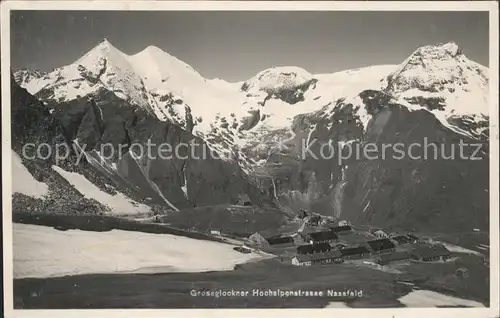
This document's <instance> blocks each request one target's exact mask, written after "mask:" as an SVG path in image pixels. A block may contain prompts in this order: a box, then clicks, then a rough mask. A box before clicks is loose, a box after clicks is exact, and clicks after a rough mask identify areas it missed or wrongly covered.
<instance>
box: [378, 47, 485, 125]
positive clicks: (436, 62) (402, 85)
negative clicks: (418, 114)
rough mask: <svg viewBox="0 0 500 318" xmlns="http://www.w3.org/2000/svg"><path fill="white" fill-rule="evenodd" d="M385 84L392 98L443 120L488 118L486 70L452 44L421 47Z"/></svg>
mask: <svg viewBox="0 0 500 318" xmlns="http://www.w3.org/2000/svg"><path fill="white" fill-rule="evenodd" d="M385 81H386V91H387V92H388V93H390V94H391V95H393V96H395V97H398V98H400V99H402V100H405V101H406V102H409V103H411V104H413V105H419V106H422V107H425V108H427V109H429V110H431V111H438V112H443V116H445V117H449V116H453V115H470V114H482V115H487V114H488V84H489V80H488V69H487V68H486V67H484V66H482V65H480V64H478V63H476V62H473V61H471V60H469V59H468V58H467V57H466V56H465V54H463V53H462V50H461V49H460V48H459V47H458V45H456V44H455V43H454V42H449V43H443V44H438V45H429V46H423V47H420V48H419V49H417V50H416V51H415V52H413V54H411V55H410V56H409V57H408V58H407V59H406V60H405V61H404V62H403V63H401V64H400V65H399V67H398V68H397V69H396V70H395V71H394V72H392V73H391V74H390V75H389V76H388V77H387V78H386V79H385Z"/></svg>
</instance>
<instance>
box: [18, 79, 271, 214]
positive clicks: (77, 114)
mask: <svg viewBox="0 0 500 318" xmlns="http://www.w3.org/2000/svg"><path fill="white" fill-rule="evenodd" d="M14 85H15V86H16V88H15V89H13V99H20V102H19V103H17V104H16V105H22V106H19V107H18V108H16V107H14V106H13V136H20V137H22V136H31V137H30V138H35V137H36V138H38V137H37V136H45V135H46V134H47V133H48V132H50V131H52V130H54V131H55V130H56V128H57V131H58V132H59V135H58V138H56V134H55V133H53V134H51V135H50V136H46V137H44V139H43V141H47V140H51V141H55V140H62V141H64V142H66V143H68V144H70V145H71V149H72V150H73V153H72V156H71V157H70V158H68V159H67V160H66V162H67V164H66V165H65V164H64V163H62V165H63V166H64V168H65V169H66V170H70V171H77V172H79V173H82V174H84V175H85V176H86V177H87V178H88V179H89V180H91V181H92V182H93V183H94V184H96V185H97V186H98V187H99V188H100V189H101V190H103V191H106V192H108V193H110V192H113V191H114V189H117V190H119V191H121V192H123V193H125V194H127V195H128V196H129V197H131V198H133V199H135V200H137V201H139V202H144V201H145V200H146V199H147V198H149V199H148V200H150V201H148V202H151V203H152V204H160V205H164V206H166V207H167V208H172V209H182V208H186V207H193V206H205V205H215V204H221V203H234V202H237V201H238V198H239V196H240V195H241V194H247V195H248V196H249V197H250V198H251V201H252V203H253V204H262V202H263V200H262V198H261V194H260V191H259V190H258V188H257V187H256V186H255V185H253V184H251V182H249V181H248V180H247V179H246V178H245V176H244V175H243V173H242V171H241V169H240V167H239V165H238V163H237V162H233V161H225V160H222V159H219V157H218V155H217V154H216V153H212V152H211V151H210V149H209V148H208V146H207V145H206V144H205V142H204V141H203V140H202V139H200V138H198V137H195V136H193V135H192V134H191V133H190V132H189V131H186V130H184V129H182V128H181V127H179V126H177V125H175V124H172V123H168V122H161V121H159V120H158V119H157V118H156V117H154V116H153V115H151V114H150V113H149V112H147V111H145V110H143V109H141V108H137V107H135V106H133V105H130V104H128V103H127V102H125V101H123V100H121V99H119V98H117V97H116V96H115V95H114V94H113V93H111V92H108V91H101V92H100V93H99V94H98V95H97V96H95V97H94V98H93V99H92V100H88V99H86V98H85V99H84V98H80V99H77V100H74V101H70V102H65V103H51V105H50V106H47V107H51V108H53V109H54V111H53V114H50V113H49V112H48V110H46V107H45V106H44V105H43V104H41V103H40V102H38V101H37V100H36V99H35V98H34V97H32V96H31V95H29V94H28V93H27V92H26V91H24V90H23V89H21V88H19V87H17V84H14ZM18 95H19V96H18ZM23 98H24V99H26V100H28V101H31V102H32V103H31V104H29V103H27V102H26V101H25V100H24V99H23ZM35 104H36V106H37V107H39V109H38V108H34V106H33V105H35ZM13 105H14V104H13ZM34 109H35V110H36V111H33V110H34ZM28 110H29V111H28ZM26 116H28V117H26ZM188 116H190V113H189V112H187V114H186V119H187V120H188V121H189V122H191V123H192V117H188ZM43 121H50V123H51V124H52V125H53V126H54V127H56V128H53V127H52V126H51V127H52V128H51V129H41V131H38V130H37V127H43V128H44V127H46V126H47V125H40V122H43ZM190 126H191V128H192V124H191V125H190ZM30 129H31V130H30ZM26 131H29V132H30V133H29V134H26V133H25V132H26ZM22 138H25V137H22ZM26 138H27V137H26ZM75 140H76V141H77V143H76V144H73V141H75ZM24 142H25V139H22V140H19V141H18V142H17V144H18V145H19V146H21V145H22V144H23V143H24ZM192 143H196V144H195V146H193V148H192V149H191V148H189V147H188V146H189V145H191V144H192ZM148 144H149V146H148ZM162 145H163V146H162ZM82 150H83V151H84V153H85V156H84V159H83V160H82V161H81V162H80V163H79V165H76V166H75V165H74V162H71V161H72V160H76V157H77V156H78V154H79V153H81V151H82ZM141 152H142V156H139V155H140V154H141ZM120 153H121V155H120ZM133 154H135V155H136V157H138V158H134V156H133ZM103 157H104V158H105V159H103ZM53 160H54V159H52V160H51V161H50V162H46V168H45V170H50V169H48V167H49V165H50V164H53V163H54V161H53ZM28 165H30V164H28ZM113 165H115V166H114V167H115V168H113ZM50 174H54V172H53V171H51V172H50ZM106 184H108V186H106ZM109 184H112V185H114V186H113V187H112V188H111V189H110V188H109ZM183 188H184V189H185V190H183Z"/></svg>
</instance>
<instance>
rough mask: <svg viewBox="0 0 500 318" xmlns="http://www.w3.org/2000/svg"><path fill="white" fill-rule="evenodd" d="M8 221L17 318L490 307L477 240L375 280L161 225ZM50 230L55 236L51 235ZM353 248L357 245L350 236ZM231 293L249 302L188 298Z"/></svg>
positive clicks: (359, 271)
mask: <svg viewBox="0 0 500 318" xmlns="http://www.w3.org/2000/svg"><path fill="white" fill-rule="evenodd" d="M14 219H15V220H17V221H18V222H19V221H23V222H24V223H28V224H14V272H15V273H14V274H15V275H14V276H15V279H14V299H15V308H19V309H21V308H25V309H29V308H39V309H42V308H44V309H56V308H74V309H77V308H245V307H249V308H277V307H290V308H291V307H295V308H300V307H303V308H314V307H316V308H322V307H327V306H328V307H332V306H336V307H339V306H347V307H354V308H356V307H357V308H359V307H374V308H375V307H403V306H408V307H436V306H437V307H440V306H472V307H480V306H488V303H489V267H488V265H487V264H486V263H485V262H484V256H482V255H478V253H475V252H473V251H471V250H469V249H468V248H469V247H470V248H472V247H473V246H479V244H480V243H482V244H483V245H484V244H486V245H487V244H488V242H487V241H484V240H483V239H480V237H478V236H477V235H474V237H476V240H471V239H470V238H466V241H467V242H470V245H467V244H464V243H465V242H466V241H464V240H463V239H461V240H459V239H458V238H459V237H463V236H457V235H452V236H451V237H450V236H444V235H435V236H434V237H436V239H439V240H443V241H447V242H450V243H449V244H451V243H456V244H457V245H454V246H457V247H460V246H464V247H467V248H461V249H460V248H455V250H456V251H455V252H454V256H456V257H457V259H456V260H455V261H453V262H448V263H441V264H436V263H427V264H415V263H411V264H409V265H403V266H396V265H395V266H392V265H391V266H388V267H386V268H385V269H384V270H380V268H376V267H375V266H372V265H369V264H363V262H346V263H344V264H335V265H317V266H311V267H299V266H293V265H290V264H288V263H287V262H284V261H281V260H282V259H283V258H286V257H284V255H283V254H282V253H278V255H279V256H280V257H276V258H269V255H266V254H265V253H261V252H257V253H256V252H252V253H251V254H242V253H238V252H236V251H234V250H233V247H234V245H231V244H223V243H221V242H217V241H214V238H213V237H212V238H211V237H210V236H207V237H205V236H202V235H201V234H203V233H196V232H193V233H189V232H186V233H185V232H182V231H181V232H176V231H179V230H176V229H173V228H169V227H165V226H162V225H160V224H140V223H133V224H132V223H127V222H128V221H125V220H120V221H116V220H114V219H108V218H103V217H97V219H98V220H97V219H92V216H85V217H82V216H80V217H73V216H65V217H61V216H50V218H49V217H32V218H28V217H27V216H26V215H24V216H22V217H19V216H15V217H14ZM54 221H57V222H56V224H57V226H56V227H57V228H59V229H63V231H60V230H56V229H54V228H52V227H49V226H54V224H53V223H54ZM116 222H117V223H116ZM29 223H31V224H29ZM33 223H34V224H38V225H33ZM89 224H92V226H90V225H89ZM40 225H45V226H40ZM47 225H49V226H47ZM75 228H76V229H75ZM82 230H87V231H82ZM96 231H97V232H96ZM138 231H146V232H150V233H141V232H138ZM161 233H163V234H161ZM165 233H167V234H165ZM168 233H174V234H175V235H170V234H168ZM178 235H184V236H178ZM192 235H200V236H199V237H195V238H199V239H195V238H192V237H190V236H192ZM484 237H485V238H486V239H487V235H486V236H484ZM452 238H456V239H452ZM352 239H353V240H358V239H360V238H357V237H355V236H354V235H353V238H352ZM480 241H481V242H480ZM282 252H283V251H282ZM458 268H467V270H468V272H469V276H468V277H465V278H464V277H457V276H456V275H455V273H456V270H457V269H458ZM233 269H234V270H233ZM98 273H100V274H98ZM64 275H70V276H64ZM62 276H63V277H62ZM232 290H234V291H246V292H248V294H249V295H248V296H244V297H243V296H220V295H219V297H217V296H216V295H212V296H193V295H192V292H193V291H195V292H196V291H226V292H227V291H232ZM269 290H274V291H276V290H282V291H287V290H293V291H297V290H302V291H323V292H324V293H325V295H324V296H322V297H293V296H292V297H275V296H259V295H252V294H253V292H254V291H263V292H264V291H269ZM328 290H330V291H334V292H337V293H339V292H340V293H341V292H344V291H362V295H361V296H359V295H358V296H354V297H350V296H345V295H337V296H332V295H330V296H328V295H327V291H328Z"/></svg>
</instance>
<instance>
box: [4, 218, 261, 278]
mask: <svg viewBox="0 0 500 318" xmlns="http://www.w3.org/2000/svg"><path fill="white" fill-rule="evenodd" d="M13 226H14V229H13V232H14V233H13V243H14V249H13V251H14V278H27V277H37V278H41V277H61V276H66V275H82V274H97V273H99V274H100V273H113V274H120V273H130V272H148V273H166V272H206V271H222V270H233V269H234V266H235V265H237V264H241V263H245V262H248V261H250V260H255V259H259V258H262V256H261V255H257V254H255V253H251V254H243V253H238V252H236V251H233V249H232V248H233V246H232V245H229V244H223V243H217V242H211V241H204V240H196V239H192V238H187V237H182V236H175V235H170V234H152V233H142V232H134V231H122V230H112V231H109V232H92V231H81V230H68V231H58V230H56V229H54V228H51V227H46V226H38V225H28V224H17V223H15V224H14V225H13ZM200 255H202V256H203V261H202V262H200Z"/></svg>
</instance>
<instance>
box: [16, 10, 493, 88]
mask: <svg viewBox="0 0 500 318" xmlns="http://www.w3.org/2000/svg"><path fill="white" fill-rule="evenodd" d="M488 29H489V25H488V13H487V12H376V11H358V12H355V11H344V12H339V11H330V12H328V11H306V12H297V11H275V12H269V11H267V12H266V11H246V12H245V11H243V12H242V11H237V12H234V11H205V12H202V11H170V12H168V11H164V12H144V11H143V12H137V11H135V12H131V11H12V14H11V67H12V68H13V69H14V70H17V69H21V68H34V69H38V70H41V71H50V70H52V69H54V68H56V67H60V66H64V65H68V64H71V63H73V62H74V61H76V60H77V59H78V58H79V57H81V56H82V55H84V54H85V53H86V52H88V51H90V50H91V49H92V48H93V47H94V46H96V45H97V44H98V43H99V42H100V41H101V40H102V39H103V38H107V39H108V40H109V42H111V43H112V44H113V45H114V46H115V47H117V48H118V49H119V50H121V51H122V52H124V53H126V54H134V53H137V52H140V51H141V50H142V49H144V48H145V47H147V46H149V45H154V46H157V47H159V48H161V49H163V50H164V51H166V52H168V53H170V54H171V55H174V56H175V57H177V58H179V59H180V60H182V61H184V62H186V63H188V64H189V65H191V66H192V67H193V68H195V69H196V70H197V71H198V72H200V73H201V74H202V75H203V76H204V77H206V78H222V79H225V80H227V81H243V80H246V79H248V78H250V77H252V76H254V75H255V74H257V73H258V72H260V71H262V70H264V69H266V68H269V67H274V66H299V67H302V68H304V69H306V70H308V71H309V72H310V73H313V74H317V73H332V72H335V71H341V70H345V69H352V68H358V67H363V66H369V65H382V64H399V63H401V62H402V61H403V60H404V59H405V58H406V57H408V56H409V55H410V54H411V53H412V52H413V51H414V50H415V49H417V48H418V47H420V46H423V45H429V44H437V43H442V42H449V41H454V42H455V43H457V44H458V45H459V46H460V47H461V48H462V50H463V52H464V54H466V55H467V56H468V57H469V58H470V59H472V60H474V61H476V62H478V63H481V64H483V65H485V66H488V52H489V46H488V44H489V43H488V39H489V36H488Z"/></svg>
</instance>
